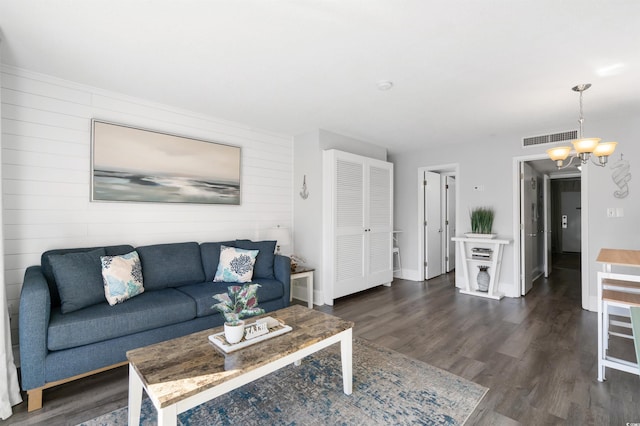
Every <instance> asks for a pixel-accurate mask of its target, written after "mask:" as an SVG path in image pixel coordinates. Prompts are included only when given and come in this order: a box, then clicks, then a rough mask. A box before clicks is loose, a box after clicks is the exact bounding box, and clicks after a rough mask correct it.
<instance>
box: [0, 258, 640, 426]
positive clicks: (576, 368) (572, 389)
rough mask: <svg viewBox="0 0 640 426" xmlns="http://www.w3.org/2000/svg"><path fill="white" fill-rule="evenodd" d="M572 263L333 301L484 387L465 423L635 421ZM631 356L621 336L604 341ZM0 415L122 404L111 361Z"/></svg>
mask: <svg viewBox="0 0 640 426" xmlns="http://www.w3.org/2000/svg"><path fill="white" fill-rule="evenodd" d="M580 299H581V298H580V279H579V271H577V270H575V269H571V268H558V269H555V270H554V272H553V274H552V276H551V278H550V279H540V280H538V281H537V282H536V284H535V286H534V289H533V290H532V291H531V292H530V293H529V294H528V295H527V297H525V298H521V299H508V298H506V299H503V300H502V301H493V300H488V299H482V298H478V297H473V296H466V295H461V294H459V293H458V292H457V291H456V290H455V289H454V287H453V274H448V275H443V276H441V277H438V278H435V279H433V280H429V281H427V282H411V281H403V280H397V281H395V282H394V285H393V286H392V287H390V288H388V287H378V288H375V289H372V290H369V291H367V292H363V293H361V294H358V295H356V296H350V297H346V298H343V299H340V300H338V301H337V302H336V304H335V305H334V306H333V307H330V306H322V307H316V308H317V309H319V310H321V311H324V312H329V313H333V314H335V315H338V316H341V317H343V318H346V319H349V320H353V321H355V323H356V328H355V335H356V336H358V337H361V338H364V339H367V340H370V341H373V342H375V343H377V344H380V345H383V346H386V347H389V348H391V349H394V350H396V351H398V352H402V353H404V354H407V355H409V356H412V357H414V358H417V359H420V360H422V361H425V362H427V363H429V364H431V365H435V366H437V367H440V368H442V369H445V370H448V371H450V372H452V373H454V374H457V375H459V376H462V377H464V378H466V379H469V380H472V381H474V382H476V383H479V384H481V385H483V386H486V387H488V388H489V389H490V390H489V392H488V393H487V395H486V396H485V398H484V400H483V401H482V402H481V403H480V406H479V407H478V408H477V409H476V411H475V412H474V413H473V415H472V416H471V418H470V419H469V422H468V424H472V425H475V424H478V425H511V424H524V425H547V424H571V425H573V424H575V425H625V424H626V423H627V422H640V404H639V402H640V378H638V376H635V375H631V374H628V373H623V372H618V371H612V370H607V377H608V380H607V381H606V382H604V383H600V382H598V381H597V380H596V367H597V362H596V352H597V335H596V330H597V316H596V314H595V313H593V312H587V311H584V310H582V309H581V307H580ZM612 348H613V349H615V350H616V351H619V353H620V354H623V355H624V356H626V357H632V358H631V359H633V357H634V355H633V353H634V352H633V346H632V344H631V343H630V342H623V343H621V344H617V345H612ZM44 404H45V405H44V408H43V409H42V410H41V411H38V412H35V413H32V414H27V413H26V407H25V406H24V405H25V404H24V403H23V404H21V405H19V406H17V407H14V412H15V414H14V416H13V417H11V418H10V419H9V420H8V421H5V422H0V424H47V425H52V424H76V423H78V422H81V421H84V420H87V419H90V418H93V417H96V416H98V415H100V414H102V413H105V412H109V411H111V410H113V409H115V408H118V407H122V406H125V405H126V404H127V370H126V368H120V369H117V370H114V371H111V372H107V373H103V374H100V375H97V376H94V377H91V378H87V379H83V380H80V381H77V382H75V383H70V384H67V385H63V386H60V387H58V388H54V389H51V390H48V391H45V394H44Z"/></svg>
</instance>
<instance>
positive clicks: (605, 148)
mask: <svg viewBox="0 0 640 426" xmlns="http://www.w3.org/2000/svg"><path fill="white" fill-rule="evenodd" d="M616 145H618V142H600V143H599V144H598V146H597V147H596V149H595V150H594V151H593V155H595V156H596V157H608V156H610V155H611V154H613V151H615V150H616Z"/></svg>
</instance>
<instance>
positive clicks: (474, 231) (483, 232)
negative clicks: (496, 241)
mask: <svg viewBox="0 0 640 426" xmlns="http://www.w3.org/2000/svg"><path fill="white" fill-rule="evenodd" d="M494 216H495V213H494V211H493V209H492V208H490V207H476V208H474V209H473V210H471V214H470V217H471V233H467V234H465V235H466V236H468V237H476V238H495V236H496V234H493V233H492V232H491V229H492V228H493V218H494Z"/></svg>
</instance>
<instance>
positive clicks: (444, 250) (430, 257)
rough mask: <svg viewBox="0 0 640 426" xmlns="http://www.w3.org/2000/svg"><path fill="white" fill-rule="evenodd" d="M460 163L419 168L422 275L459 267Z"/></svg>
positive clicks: (427, 275) (423, 276) (436, 273)
mask: <svg viewBox="0 0 640 426" xmlns="http://www.w3.org/2000/svg"><path fill="white" fill-rule="evenodd" d="M456 174H457V165H446V166H439V167H430V168H421V169H419V179H420V182H419V183H420V192H419V200H420V204H419V218H420V224H419V234H418V235H420V238H419V240H420V241H419V243H420V247H419V259H420V263H421V264H420V267H419V279H420V281H423V280H425V279H426V280H428V279H431V278H435V277H438V276H440V275H442V274H445V273H448V272H451V271H453V270H454V269H455V261H456V259H455V245H454V243H453V242H452V241H451V238H452V237H454V236H455V235H456V216H457V214H456V206H457V195H456Z"/></svg>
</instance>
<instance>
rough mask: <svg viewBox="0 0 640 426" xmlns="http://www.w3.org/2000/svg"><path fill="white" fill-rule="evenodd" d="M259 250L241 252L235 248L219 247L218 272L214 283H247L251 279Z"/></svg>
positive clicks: (241, 250)
mask: <svg viewBox="0 0 640 426" xmlns="http://www.w3.org/2000/svg"><path fill="white" fill-rule="evenodd" d="M258 252H259V250H243V249H239V248H236V247H227V246H221V247H220V261H219V262H218V270H217V271H216V275H215V277H214V278H213V281H214V282H226V283H247V282H249V281H251V278H253V265H254V264H255V263H256V256H258Z"/></svg>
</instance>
